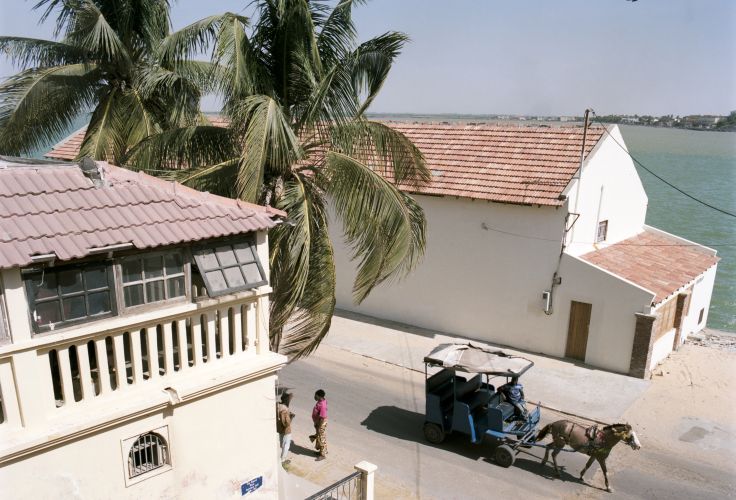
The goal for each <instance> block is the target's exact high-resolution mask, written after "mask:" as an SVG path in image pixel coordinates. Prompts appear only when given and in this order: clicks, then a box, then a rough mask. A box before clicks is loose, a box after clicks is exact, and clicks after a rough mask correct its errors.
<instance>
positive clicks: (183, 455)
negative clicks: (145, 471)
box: [0, 375, 278, 499]
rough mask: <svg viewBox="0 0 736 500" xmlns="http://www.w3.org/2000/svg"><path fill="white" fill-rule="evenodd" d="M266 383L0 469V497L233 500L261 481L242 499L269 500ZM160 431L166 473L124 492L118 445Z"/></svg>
mask: <svg viewBox="0 0 736 500" xmlns="http://www.w3.org/2000/svg"><path fill="white" fill-rule="evenodd" d="M274 382H275V376H273V375H272V376H268V377H264V378H261V379H259V380H256V381H252V382H249V383H247V384H244V385H240V386H236V387H232V388H229V389H227V390H224V391H222V392H218V393H216V394H212V395H209V396H208V397H207V398H204V399H201V400H196V401H193V402H191V403H184V404H181V405H179V406H175V407H173V408H171V409H167V410H164V411H163V412H159V413H156V414H154V415H150V416H148V417H145V418H141V419H139V420H137V421H134V422H131V423H127V424H123V425H120V426H118V427H114V428H111V429H109V430H107V431H104V432H100V433H98V434H94V435H92V436H89V437H86V438H82V439H79V440H77V441H74V442H71V443H68V444H66V445H63V446H59V447H56V448H53V449H50V450H47V451H45V452H41V453H38V454H36V455H34V456H31V457H29V458H26V459H25V460H21V461H16V462H12V463H10V464H7V465H5V466H3V467H2V469H0V483H2V491H3V492H4V493H3V496H5V498H64V499H67V498H69V499H73V498H80V499H82V498H84V499H88V498H116V499H118V498H119V499H124V498H131V499H132V498H160V499H166V498H169V499H179V498H182V499H184V498H240V485H241V484H242V483H244V482H246V481H248V480H250V479H253V478H255V477H258V476H263V486H262V487H261V488H260V489H259V490H257V491H258V494H255V493H254V494H252V495H249V497H250V498H275V497H276V496H277V495H278V493H277V492H278V480H277V473H278V471H277V464H278V461H277V453H278V451H277V450H278V437H277V434H276V428H275V425H274ZM162 426H168V434H169V439H170V441H169V450H170V454H171V463H172V467H171V468H170V469H169V470H167V471H165V472H162V473H160V474H157V475H154V474H152V475H151V476H150V477H149V478H148V479H145V480H142V481H140V482H138V483H136V484H133V485H130V486H127V487H126V480H125V478H126V474H127V453H128V451H129V450H128V449H123V441H124V440H126V439H127V438H130V437H135V436H137V435H140V434H143V433H146V432H148V431H150V430H152V429H156V428H159V427H162ZM153 472H155V471H153ZM6 495H7V496H6Z"/></svg>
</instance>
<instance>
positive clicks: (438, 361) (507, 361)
mask: <svg viewBox="0 0 736 500" xmlns="http://www.w3.org/2000/svg"><path fill="white" fill-rule="evenodd" d="M424 362H425V363H427V364H429V365H432V366H442V367H444V368H451V369H455V370H461V371H464V372H468V373H487V374H489V375H502V376H507V377H514V376H516V377H518V376H520V375H521V374H523V373H524V372H525V371H527V370H528V369H529V368H531V367H532V366H534V362H533V361H531V360H529V359H526V358H522V357H521V356H514V355H512V354H506V353H505V352H503V351H497V350H492V349H489V348H486V347H481V346H477V345H473V344H471V343H467V344H440V345H438V346H437V347H435V348H434V349H433V350H432V352H430V353H429V354H428V355H427V356H425V357H424Z"/></svg>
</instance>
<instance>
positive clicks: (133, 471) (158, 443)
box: [128, 432, 169, 479]
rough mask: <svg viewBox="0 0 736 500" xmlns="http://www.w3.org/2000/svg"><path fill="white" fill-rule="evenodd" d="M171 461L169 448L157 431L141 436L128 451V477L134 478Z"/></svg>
mask: <svg viewBox="0 0 736 500" xmlns="http://www.w3.org/2000/svg"><path fill="white" fill-rule="evenodd" d="M168 463H169V448H168V446H167V444H166V441H165V440H164V438H162V437H161V436H159V435H158V434H156V433H155V432H149V433H148V434H144V435H142V436H140V437H139V438H138V439H137V440H136V441H135V443H133V446H131V447H130V453H128V477H129V478H131V479H132V478H134V477H137V476H140V475H142V474H145V473H146V472H150V471H152V470H155V469H159V468H161V467H163V466H164V465H167V464H168Z"/></svg>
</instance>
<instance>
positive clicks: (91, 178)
mask: <svg viewBox="0 0 736 500" xmlns="http://www.w3.org/2000/svg"><path fill="white" fill-rule="evenodd" d="M283 215H284V214H282V213H280V212H278V211H274V210H271V209H267V208H265V207H259V206H257V205H251V204H245V203H242V202H237V201H234V200H228V199H224V198H220V197H216V196H213V195H209V194H206V193H200V192H197V191H194V190H191V189H188V188H185V187H183V186H181V185H177V184H175V183H172V182H165V181H162V180H159V179H155V178H152V177H149V176H147V175H145V174H136V173H132V172H129V171H127V170H124V169H120V168H117V167H113V166H111V165H108V164H106V163H103V162H91V161H88V160H85V161H83V162H81V163H80V164H69V163H65V164H59V163H51V162H42V161H31V160H18V159H9V158H3V159H0V325H2V326H1V327H0V339H1V343H0V398H1V406H0V408H1V410H2V411H1V414H0V482H2V485H3V486H2V490H3V496H4V497H5V498H52V497H53V498H230V497H240V496H241V493H242V492H243V491H245V490H246V489H247V490H249V491H250V490H253V493H251V494H249V496H250V497H251V498H257V497H261V498H273V497H275V496H277V494H278V493H277V492H278V470H279V461H278V437H277V434H276V426H275V415H274V399H275V382H276V374H277V372H278V370H279V369H280V368H281V366H283V364H284V363H285V361H286V359H285V358H284V357H283V356H281V355H278V354H276V353H272V352H270V350H269V340H268V310H269V304H268V295H269V292H270V288H269V284H268V283H269V269H268V262H269V261H268V237H267V231H268V229H270V228H271V227H273V226H274V225H275V224H277V223H278V220H279V218H280V217H281V216H283Z"/></svg>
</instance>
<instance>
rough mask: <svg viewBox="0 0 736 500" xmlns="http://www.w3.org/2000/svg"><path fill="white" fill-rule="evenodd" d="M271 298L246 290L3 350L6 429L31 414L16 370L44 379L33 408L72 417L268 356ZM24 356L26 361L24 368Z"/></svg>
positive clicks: (0, 370)
mask: <svg viewBox="0 0 736 500" xmlns="http://www.w3.org/2000/svg"><path fill="white" fill-rule="evenodd" d="M264 298H265V295H263V294H261V295H256V294H255V293H250V292H246V293H241V294H237V295H232V296H228V297H221V298H218V299H204V300H201V301H199V302H197V303H192V304H186V305H185V306H179V307H177V308H175V309H171V310H170V311H174V312H169V313H168V314H167V313H166V311H165V310H164V311H163V312H162V313H160V314H158V315H156V313H155V312H149V313H147V314H146V316H141V317H135V316H132V317H130V318H125V321H122V322H121V321H117V322H115V321H103V322H101V324H100V325H91V324H90V325H86V326H85V327H83V328H79V329H75V330H70V331H67V332H63V333H62V332H58V333H55V334H48V335H44V336H43V337H36V338H34V339H33V340H32V341H30V342H29V343H28V344H27V345H19V346H12V345H11V346H3V349H2V351H0V394H2V396H0V405H2V410H0V415H1V416H2V418H1V419H0V420H1V421H0V427H2V426H4V425H7V424H11V425H12V424H18V425H20V426H22V424H23V423H22V422H21V420H22V419H21V415H24V414H27V413H28V411H27V410H28V409H24V408H22V407H21V406H22V404H23V403H22V402H23V400H24V398H23V397H20V398H19V397H17V395H16V388H17V386H18V384H17V383H16V382H17V380H16V377H17V376H18V374H17V371H18V370H17V369H16V368H17V367H15V366H13V365H14V364H19V365H23V366H25V367H26V373H29V372H30V373H32V374H33V376H34V377H37V378H38V380H37V381H36V382H37V383H36V390H35V391H34V392H36V394H34V399H37V398H46V400H45V401H40V402H34V403H33V404H34V405H35V406H36V409H38V408H45V409H46V410H47V411H49V412H54V411H56V412H62V411H68V410H69V409H72V408H75V407H79V406H80V405H81V404H82V403H87V402H91V401H95V400H102V399H103V398H105V397H106V396H108V395H111V394H117V393H127V391H134V390H135V389H136V388H143V387H154V386H156V387H158V388H161V389H163V388H164V387H165V384H155V383H154V382H155V381H157V380H159V381H162V382H163V380H164V379H165V380H166V383H167V384H168V383H169V380H170V379H175V378H176V377H180V376H183V374H185V373H190V372H192V370H197V369H198V368H199V367H203V366H214V365H217V364H218V363H223V362H224V361H226V360H227V359H230V358H235V357H246V356H252V355H255V354H257V353H260V352H261V351H268V332H267V328H266V323H265V321H264V318H266V317H267V316H266V315H267V314H268V310H267V309H268V308H267V302H264V300H263V299H264ZM14 347H15V348H14ZM19 356H24V358H23V362H22V363H20V361H21V360H20V357H19ZM14 361H18V363H14ZM29 367H30V368H31V369H30V370H28V368H29ZM20 391H21V390H18V392H19V393H20Z"/></svg>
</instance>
